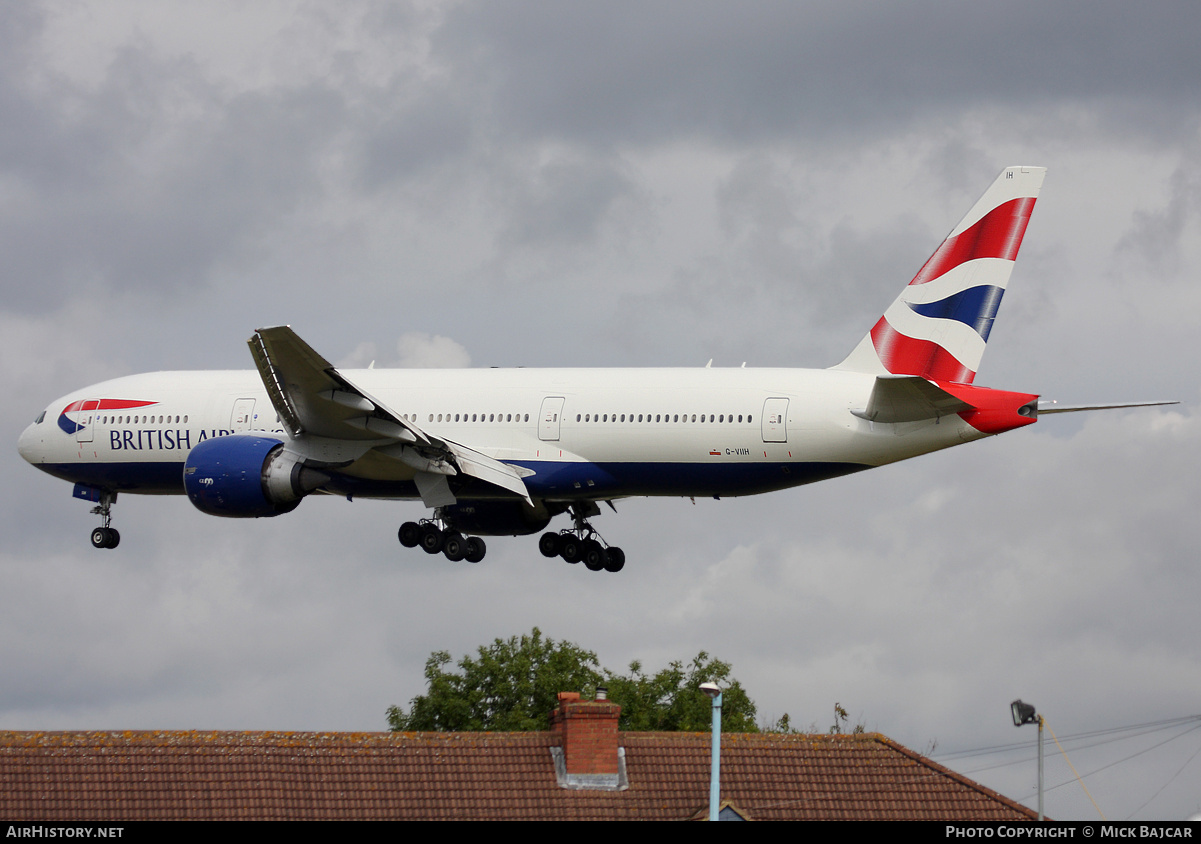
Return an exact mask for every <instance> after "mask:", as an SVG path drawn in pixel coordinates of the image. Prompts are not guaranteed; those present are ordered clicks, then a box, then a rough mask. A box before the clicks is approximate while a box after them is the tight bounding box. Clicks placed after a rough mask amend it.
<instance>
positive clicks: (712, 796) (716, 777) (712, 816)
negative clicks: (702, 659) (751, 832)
mask: <svg viewBox="0 0 1201 844" xmlns="http://www.w3.org/2000/svg"><path fill="white" fill-rule="evenodd" d="M700 688H701V691H702V692H704V693H705V694H707V695H708V696H709V697H710V698H711V699H712V701H713V754H712V758H711V760H710V763H709V820H711V821H715V820H717V808H718V805H719V804H720V803H721V689H720V688H719V687H718V685H717V684H716V683H713V682H709V683H701V686H700Z"/></svg>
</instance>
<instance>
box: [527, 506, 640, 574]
mask: <svg viewBox="0 0 1201 844" xmlns="http://www.w3.org/2000/svg"><path fill="white" fill-rule="evenodd" d="M589 508H590V509H589ZM599 512H600V509H599V508H598V507H597V506H596V505H595V504H593V503H592V502H589V504H587V505H573V506H572V508H571V515H572V518H573V519H574V520H575V525H574V526H573V527H571V528H568V529H567V530H564V531H560V532H559V533H544V534H542V536H541V537H539V538H538V550H539V551H541V552H542V556H544V557H562V558H563V559H564V560H566V561H567V562H569V563H573V564H574V563H579V562H582V563H583V564H584V567H585V568H586V569H588V570H589V571H601V570H602V569H603V570H605V571H611V572H619V571H621V570H622V569H623V568H624V567H625V564H626V554H625V552H624V551H622V550H621V549H620V548H618V547H617V546H616V545H606V544H605V543H604V541H603V540H602V539H601V538H600V534H599V533H597V532H596V529H595V528H593V527H592V525H591V524H589V522H588V518H587V517H588V516H595V515H597V514H598V513H599Z"/></svg>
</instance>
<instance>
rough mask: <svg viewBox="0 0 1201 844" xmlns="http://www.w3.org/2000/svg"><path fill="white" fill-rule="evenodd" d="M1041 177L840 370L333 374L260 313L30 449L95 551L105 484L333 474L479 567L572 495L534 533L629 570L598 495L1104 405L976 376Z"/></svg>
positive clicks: (89, 403) (266, 494)
mask: <svg viewBox="0 0 1201 844" xmlns="http://www.w3.org/2000/svg"><path fill="white" fill-rule="evenodd" d="M1045 172H1046V171H1045V169H1044V168H1041V167H1016V166H1015V167H1006V168H1005V169H1004V170H1003V171H1002V172H1001V174H1000V176H998V177H997V179H996V181H995V182H993V184H992V186H991V187H990V188H989V189H988V190H987V191H986V192H985V194H984V196H983V197H981V199H980V200H979V201H978V202H977V203H976V204H975V206H973V207H972V209H971V211H969V212H968V214H967V216H966V217H964V218H963V220H962V221H961V222H960V223H959V225H958V226H956V227H955V228H954V229H953V230H952V231H951V233H950V235H948V236H947V238H946V240H944V241H943V243H942V245H941V246H939V247H938V249H937V250H936V251H935V252H934V254H933V255H932V256H931V257H930V259H929V260H928V261H926V263H925V265H923V266H922V268H921V270H920V271H919V272H918V274H917V275H916V276H915V277H914V278H913V280H912V281H911V282H910V283H909V284H908V285H907V286H906V287H905V289H904V290H903V291H902V292H901V295H900V296H899V297H898V298H897V299H896V301H894V302H893V303H892V305H891V306H890V307H889V308H888V310H886V311H885V312H884V315H883V316H881V317H880V319H879V321H878V322H877V323H876V324H875V325H874V326H873V327H872V329H871V330H870V331H869V332H868V333H867V334H866V335H865V336H864V338H863V339H862V340H861V341H860V343H859V345H858V346H856V347H855V349H854V350H853V351H852V352H851V354H850V355H849V356H848V357H847V358H846V360H844V361H843V362H842V363H840V364H838V365H837V366H834V367H832V368H830V369H816V370H814V369H747V368H739V369H713V368H708V367H706V368H696V369H635V370H628V369H508V370H506V369H487V370H425V371H422V370H377V369H367V370H352V371H341V370H339V369H337V368H336V367H334V366H333V365H332V364H331V363H330V362H329V361H327V360H326V359H325V358H323V357H322V356H321V355H320V354H318V353H317V352H316V351H314V350H313V349H312V348H311V347H310V346H309V345H308V344H307V343H305V342H304V341H303V340H302V339H301V338H300V337H299V336H298V335H297V334H296V333H295V332H293V331H292V329H291V328H288V327H276V328H262V329H259V330H258V331H256V332H255V333H254V336H253V337H251V338H250V340H249V345H250V352H251V355H252V357H253V358H254V362H255V366H256V370H250V371H245V372H156V373H150V374H145V375H132V376H129V377H125V378H118V379H116V380H113V381H106V382H104V383H101V384H95V385H93V386H91V387H87V388H85V389H83V390H78V391H76V392H74V393H71V394H69V395H66V396H63V397H62V398H60V399H57V400H55V401H54V402H53V403H51V404H50V406H49V407H47V408H46V409H45V410H43V411H42V413H41V414H40V415H39V416H38V417H37V419H36V421H35V422H34V423H33V424H32V425H30V426H29V427H28V428H27V429H26V430H25V431H24V433H22V434H21V440H20V446H19V447H20V452H21V455H22V456H23V457H24V458H25V459H26V460H27V461H29V462H30V463H32V464H33V465H34V466H36V467H38V468H39V469H42V470H43V471H45V472H48V473H49V474H51V475H54V476H55V477H58V478H62V479H64V480H67V481H71V482H73V483H74V484H75V491H74V494H75V497H77V498H82V499H86V500H88V501H91V502H94V503H95V504H96V506H95V508H94V510H93V512H95V513H97V514H98V515H99V516H101V517H102V519H103V524H102V525H101V526H100V527H97V528H96V529H95V530H93V531H92V544H93V545H94V546H95V547H97V548H115V547H116V546H117V543H118V541H119V539H120V536H119V534H118V533H117V531H116V529H114V528H113V527H112V526H111V514H112V506H113V504H114V503H115V501H116V499H117V493H118V492H129V493H137V494H150V495H156V494H158V495H174V494H181V493H186V494H187V496H188V497H189V498H190V499H191V501H192V503H193V504H194V505H195V506H196V507H198V508H199V509H200V510H202V511H204V512H205V513H209V514H212V515H215V516H242V517H248V516H278V515H281V514H284V513H288V512H290V511H292V510H294V509H295V508H296V507H297V506H298V505H299V504H300V501H301V499H302V498H305V497H306V496H308V495H310V494H312V493H326V494H331V495H344V496H347V497H353V496H361V497H369V498H390V499H420V500H421V501H422V502H423V503H424V504H425V506H426V507H430V508H432V509H433V514H432V517H431V518H429V519H425V520H422V521H421V522H406V523H404V524H403V525H401V527H400V531H399V538H400V541H401V543H402V544H404V545H405V546H408V547H415V546H417V545H420V546H421V547H422V548H423V549H424V550H425V551H427V552H429V553H430V554H437V553H439V552H441V553H442V554H444V555H445V556H446V557H448V558H450V559H451V560H461V559H467V560H469V561H471V562H479V561H480V560H481V559H483V557H484V553H485V545H484V541H483V540H482V539H481V538H480V537H481V536H498V535H520V534H531V533H536V532H538V531H541V530H543V529H544V528H545V527H546V526H547V525H548V524H549V522H550V520H551V519H552V518H553V517H555V516H556V515H559V514H561V513H569V514H570V517H571V519H572V524H571V527H569V528H567V529H565V530H562V531H559V532H548V533H544V534H543V535H542V537H541V539H540V540H539V543H538V546H539V549H540V550H541V552H542V553H543V554H545V555H546V556H548V557H554V556H561V557H562V558H563V559H565V560H567V561H568V562H570V563H577V562H580V561H583V562H584V563H585V565H586V566H587V567H588V568H589V569H592V570H593V571H599V570H601V569H605V570H608V571H619V570H620V569H621V568H622V566H623V565H624V564H625V554H624V553H623V552H622V550H621V549H620V548H617V547H615V546H610V545H606V544H605V543H604V542H603V541H602V540H601V539H600V537H599V534H597V533H596V531H595V529H594V528H593V527H592V525H591V523H590V522H589V519H591V518H593V517H595V516H596V515H598V514H599V513H600V507H599V504H600V503H601V502H605V503H608V504H610V505H611V504H612V503H613V501H615V500H616V499H619V498H628V497H632V496H649V495H660V496H693V497H695V496H710V495H711V496H714V497H720V496H733V495H752V494H757V493H762V492H771V491H774V490H780V489H786V488H788V487H794V486H799V485H801V484H807V483H811V482H813V481H820V480H824V479H826V478H834V477H838V476H839V475H846V474H849V473H851V472H858V471H860V470H862V469H870V468H872V467H875V466H882V465H884V464H886V463H893V462H895V461H898V460H904V459H906V458H908V457H915V456H917V455H919V454H925V453H927V452H931V451H936V450H938V449H942V448H947V447H949V446H953V445H959V444H960V443H963V442H968V441H971V440H976V439H980V438H982V437H987V436H991V435H993V434H1000V433H1003V432H1004V431H1009V430H1012V429H1013V428H1020V427H1022V426H1024V425H1029V424H1031V423H1032V422H1034V421H1035V420H1036V419H1037V417H1038V415H1039V413H1040V412H1041V413H1048V412H1060V411H1064V410H1086V409H1095V408H1098V407H1102V406H1101V405H1093V406H1089V407H1056V406H1054V405H1053V403H1046V402H1040V401H1039V397H1038V396H1037V395H1034V394H1031V393H1015V392H1005V391H1000V390H990V389H986V388H983V387H978V386H975V385H974V384H973V383H972V382H973V379H974V378H975V375H976V370H977V369H978V368H979V365H980V359H981V356H982V355H983V354H984V347H985V344H986V343H987V342H988V335H989V331H990V330H991V328H992V324H993V319H994V318H995V316H996V313H997V308H998V307H999V305H1000V303H1001V297H1002V295H1003V294H1004V292H1005V286H1006V284H1007V282H1008V280H1009V276H1010V272H1011V270H1012V269H1013V264H1014V260H1015V259H1016V258H1017V254H1018V248H1019V246H1020V245H1021V242H1022V236H1023V234H1024V233H1025V231H1026V224H1027V223H1028V221H1029V219H1030V213H1031V211H1032V210H1033V208H1034V203H1035V200H1036V199H1037V197H1038V192H1039V188H1040V187H1041V185H1042V181H1043V176H1044V174H1045ZM1160 403H1162V402H1143V403H1140V404H1160ZM1105 406H1109V407H1125V406H1134V405H1133V404H1126V405H1105Z"/></svg>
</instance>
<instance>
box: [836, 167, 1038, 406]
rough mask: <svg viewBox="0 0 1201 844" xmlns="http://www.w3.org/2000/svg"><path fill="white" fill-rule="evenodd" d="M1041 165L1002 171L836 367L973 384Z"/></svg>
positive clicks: (1031, 207)
mask: <svg viewBox="0 0 1201 844" xmlns="http://www.w3.org/2000/svg"><path fill="white" fill-rule="evenodd" d="M1046 173H1047V170H1046V168H1045V167H1006V168H1005V169H1004V170H1002V171H1001V175H999V176H998V177H997V180H996V181H995V182H993V183H992V187H990V188H989V189H988V190H987V191H985V192H984V196H982V197H980V200H979V201H978V202H977V203H976V204H975V205H974V206H972V210H971V211H969V212H968V213H967V216H966V217H964V218H963V220H961V221H960V223H959V225H957V226H956V227H955V228H954V229H953V230H952V231H951V233H950V234H949V235H947V239H946V240H944V241H943V242H942V245H941V246H939V247H938V249H937V250H935V252H934V254H933V255H931V256H930V259H929V260H928V261H926V263H925V264H924V265H923V266H922V268H921V269H920V270H919V271H918V274H917V275H916V276H914V277H913V281H911V282H909V285H908V286H907V287H906V288H905V289H904V290H903V291H902V292H901V295H900V296H898V297H897V299H896V301H895V302H893V303H892V304H891V305H890V306H889V308H888V310H886V311H885V312H884V316H882V317H880V321H879V322H877V323H876V325H875V327H873V328H872V330H871V331H870V332H868V334H867V336H866V337H864V338H863V339H862V340H861V341H860V342H859V345H858V346H856V347H855V350H854V351H853V352H851V354H850V355H848V356H847V359H846V360H844V361H843V362H842V363H840V364H838V366H836V367H834V369H850V370H854V371H856V372H869V373H872V374H874V375H886V374H889V373H892V374H894V375H920V376H921V377H923V378H928V379H930V380H934V381H956V382H959V383H961V384H970V383H971V382H972V379H974V378H975V377H976V370H978V369H979V368H980V358H982V357H983V356H984V345H985V344H986V343H987V342H988V334H989V332H990V331H991V330H992V324H993V319H994V318H995V317H996V314H997V308H998V307H1000V305H1001V296H1002V295H1003V294H1004V293H1005V285H1006V284H1007V283H1008V282H1009V274H1010V272H1011V271H1012V270H1013V262H1014V260H1015V259H1016V258H1017V254H1018V247H1020V246H1021V245H1022V236H1023V235H1024V234H1025V233H1026V224H1027V223H1028V222H1029V221H1030V212H1031V211H1032V210H1034V201H1035V200H1036V199H1037V198H1038V191H1039V188H1041V187H1042V183H1043V177H1044V176H1045V175H1046Z"/></svg>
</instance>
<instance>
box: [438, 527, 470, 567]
mask: <svg viewBox="0 0 1201 844" xmlns="http://www.w3.org/2000/svg"><path fill="white" fill-rule="evenodd" d="M465 544H466V543H465V542H464V540H463V534H461V533H459V532H458V531H457V530H448V531H447V532H446V533H444V534H442V553H443V554H444V555H446V559H448V560H450V561H451V562H452V563H457V562H458V561H459V560H461V559H463V557H464V555H465V554H466V553H467V549H466V548H465V547H464V546H465Z"/></svg>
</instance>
